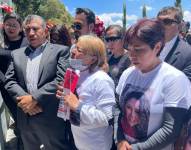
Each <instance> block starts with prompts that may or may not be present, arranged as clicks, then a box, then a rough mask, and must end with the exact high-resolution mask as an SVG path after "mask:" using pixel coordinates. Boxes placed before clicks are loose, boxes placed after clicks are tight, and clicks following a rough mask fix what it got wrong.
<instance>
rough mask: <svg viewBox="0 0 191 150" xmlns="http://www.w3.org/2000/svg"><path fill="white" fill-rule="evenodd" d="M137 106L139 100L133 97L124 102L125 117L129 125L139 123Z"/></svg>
mask: <svg viewBox="0 0 191 150" xmlns="http://www.w3.org/2000/svg"><path fill="white" fill-rule="evenodd" d="M139 106H140V101H139V100H137V99H135V98H131V99H129V100H128V101H127V103H126V104H125V113H126V119H127V122H128V123H129V125H130V126H131V127H133V126H135V125H137V124H139V123H140V109H139Z"/></svg>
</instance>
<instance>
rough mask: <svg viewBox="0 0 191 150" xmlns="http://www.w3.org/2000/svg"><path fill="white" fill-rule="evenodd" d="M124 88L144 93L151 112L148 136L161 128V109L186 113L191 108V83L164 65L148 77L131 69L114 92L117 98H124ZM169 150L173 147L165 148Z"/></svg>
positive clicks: (127, 70)
mask: <svg viewBox="0 0 191 150" xmlns="http://www.w3.org/2000/svg"><path fill="white" fill-rule="evenodd" d="M151 80H152V82H151ZM126 84H129V85H130V86H129V88H128V89H127V90H134V91H144V90H145V91H144V98H145V99H146V100H148V102H149V112H150V115H149V122H148V128H147V136H150V135H152V133H154V132H155V131H156V130H157V129H159V128H160V126H161V123H162V116H163V109H164V107H179V108H185V109H188V108H189V107H190V106H191V84H190V81H189V80H188V78H187V77H186V76H185V75H184V74H183V73H182V72H181V71H179V70H177V69H176V68H174V67H173V66H170V65H169V64H167V63H165V62H162V63H161V64H160V65H158V66H157V67H156V68H155V69H153V70H152V71H150V72H148V73H142V72H140V71H139V70H137V69H136V68H135V67H134V66H133V67H130V68H128V69H126V70H125V71H124V72H123V74H122V76H121V78H120V80H119V84H118V86H117V88H116V92H117V93H118V94H119V95H120V98H121V97H122V96H123V95H122V94H124V93H122V91H123V89H124V88H125V87H126ZM170 149H172V144H171V145H169V146H168V148H167V147H166V148H165V150H170Z"/></svg>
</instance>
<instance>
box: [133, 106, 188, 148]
mask: <svg viewBox="0 0 191 150" xmlns="http://www.w3.org/2000/svg"><path fill="white" fill-rule="evenodd" d="M186 112H187V110H186V109H184V108H172V107H166V108H165V110H164V116H163V123H162V126H161V128H159V129H158V130H157V131H156V132H155V133H153V135H151V136H150V137H149V138H148V139H147V140H146V141H143V142H139V143H136V144H132V145H131V146H132V149H133V150H160V149H161V148H164V147H165V146H167V145H169V144H172V143H173V142H174V141H175V140H176V139H177V137H178V136H179V134H180V131H181V128H182V126H183V123H184V119H185V115H186Z"/></svg>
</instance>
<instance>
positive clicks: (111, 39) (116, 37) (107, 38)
mask: <svg viewBox="0 0 191 150" xmlns="http://www.w3.org/2000/svg"><path fill="white" fill-rule="evenodd" d="M104 39H105V41H106V42H107V43H108V42H114V41H117V40H120V39H121V36H110V37H105V38H104Z"/></svg>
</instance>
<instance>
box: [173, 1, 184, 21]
mask: <svg viewBox="0 0 191 150" xmlns="http://www.w3.org/2000/svg"><path fill="white" fill-rule="evenodd" d="M174 5H175V7H178V8H180V10H181V15H182V17H183V12H182V5H181V0H176V1H175V4H174Z"/></svg>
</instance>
